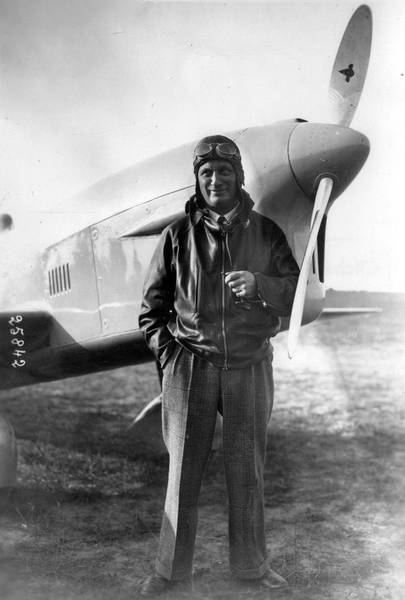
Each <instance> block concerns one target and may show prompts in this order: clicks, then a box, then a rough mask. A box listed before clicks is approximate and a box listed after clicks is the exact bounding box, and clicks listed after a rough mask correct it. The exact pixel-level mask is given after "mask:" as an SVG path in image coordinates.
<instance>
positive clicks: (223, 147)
mask: <svg viewBox="0 0 405 600" xmlns="http://www.w3.org/2000/svg"><path fill="white" fill-rule="evenodd" d="M214 151H215V154H217V155H218V156H221V157H223V158H232V157H233V156H235V157H236V158H239V159H240V154H239V150H238V149H237V147H236V146H234V145H233V144H230V143H229V142H221V143H220V144H208V143H207V142H201V143H200V144H198V146H197V147H196V148H195V150H194V158H204V157H205V156H207V155H209V154H212V153H214Z"/></svg>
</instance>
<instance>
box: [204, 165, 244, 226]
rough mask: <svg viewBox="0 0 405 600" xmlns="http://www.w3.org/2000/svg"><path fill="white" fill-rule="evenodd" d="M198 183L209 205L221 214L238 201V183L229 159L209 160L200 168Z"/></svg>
mask: <svg viewBox="0 0 405 600" xmlns="http://www.w3.org/2000/svg"><path fill="white" fill-rule="evenodd" d="M198 184H199V186H200V190H201V193H202V195H203V198H204V200H205V202H206V203H207V205H208V207H209V208H211V209H212V210H214V211H215V212H217V213H219V214H225V213H227V212H229V211H230V210H232V208H233V207H234V206H236V204H237V203H238V184H237V180H236V174H235V171H234V170H233V167H232V165H231V164H230V163H229V162H228V161H227V160H209V161H207V162H206V163H204V164H203V165H201V167H200V168H199V169H198Z"/></svg>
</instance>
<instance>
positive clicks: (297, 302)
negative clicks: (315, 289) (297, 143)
mask: <svg viewBox="0 0 405 600" xmlns="http://www.w3.org/2000/svg"><path fill="white" fill-rule="evenodd" d="M332 189H333V180H332V179H331V178H330V177H323V178H322V179H321V180H320V182H319V185H318V190H317V192H316V198H315V204H314V210H313V213H312V217H311V229H310V234H309V239H308V243H307V247H306V248H305V254H304V258H303V261H302V266H301V271H300V276H299V278H298V283H297V289H296V291H295V297H294V303H293V308H292V311H291V319H290V328H289V330H288V340H287V348H288V356H289V357H290V358H292V357H293V355H294V351H295V349H296V347H297V344H298V336H299V332H300V327H301V321H302V314H303V311H304V304H305V294H306V291H307V283H308V276H309V269H310V267H311V260H312V254H313V253H314V250H315V244H316V240H317V238H318V232H319V228H320V226H321V223H322V219H323V216H324V214H325V211H326V207H327V206H328V202H329V198H330V195H331V193H332Z"/></svg>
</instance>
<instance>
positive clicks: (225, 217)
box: [139, 135, 299, 596]
mask: <svg viewBox="0 0 405 600" xmlns="http://www.w3.org/2000/svg"><path fill="white" fill-rule="evenodd" d="M193 166H194V173H195V176H196V193H195V195H194V196H192V197H191V198H190V200H189V201H188V202H187V204H186V215H185V216H184V217H182V218H180V219H178V220H177V221H176V222H174V223H173V224H171V225H170V226H169V227H167V228H166V229H165V230H164V231H163V233H162V236H161V238H160V241H159V244H158V247H157V248H156V251H155V254H154V256H153V258H152V261H151V264H150V268H149V272H148V275H147V277H146V281H145V286H144V299H143V303H142V310H141V315H140V319H139V323H140V326H141V328H142V329H143V330H144V333H145V338H146V341H147V343H148V345H149V347H150V348H151V350H152V351H153V352H154V354H155V356H156V357H157V359H158V360H159V362H160V364H161V367H162V369H163V382H162V387H163V401H162V412H163V437H164V440H165V443H166V446H167V449H168V452H169V456H170V465H169V479H168V485H167V493H166V502H165V510H164V516H163V521H162V528H161V534H160V543H159V550H158V556H157V560H156V566H155V572H154V574H153V575H151V576H150V577H148V579H147V580H146V581H145V582H144V584H143V586H142V588H141V595H143V596H154V595H156V594H159V593H161V592H163V591H165V590H166V589H168V588H170V587H172V586H173V585H174V584H175V583H177V582H179V581H182V580H183V581H184V580H185V581H187V580H190V578H191V573H192V560H193V550H194V541H195V534H196V527H197V504H198V496H199V491H200V486H201V479H202V476H203V472H204V469H205V466H206V463H207V459H208V455H209V452H210V449H211V444H212V439H213V434H214V429H215V422H216V416H217V411H219V412H220V413H221V414H222V416H223V447H224V462H225V473H226V482H227V489H228V496H229V545H230V568H231V571H232V573H233V575H234V576H235V577H237V578H239V579H249V580H257V581H258V583H260V585H262V586H265V587H268V588H278V587H282V586H284V585H286V584H287V582H286V581H285V579H283V578H282V577H281V576H280V575H278V574H277V573H275V572H274V571H273V570H272V569H270V567H269V566H268V564H267V556H266V543H265V536H264V498H263V473H264V460H265V449H266V428H267V424H268V421H269V418H270V414H271V410H272V404H273V377H272V346H271V344H270V341H269V338H271V337H272V336H274V335H275V334H276V333H277V331H278V329H279V317H280V316H286V315H289V313H290V310H291V306H292V302H293V298H294V293H295V288H296V284H297V279H298V274H299V270H298V267H297V264H296V262H295V260H294V258H293V256H292V254H291V251H290V248H289V246H288V244H287V241H286V239H285V236H284V234H283V232H282V231H281V230H280V229H279V227H278V226H277V225H276V224H275V223H273V222H272V221H271V220H269V219H267V218H266V217H263V216H262V215H260V214H259V213H257V212H255V211H254V210H253V202H252V200H251V198H250V197H249V195H248V194H247V193H246V192H245V190H243V189H242V186H243V183H244V172H243V168H242V162H241V156H240V152H239V149H238V147H237V146H236V144H235V143H234V142H233V141H232V140H230V139H229V138H226V137H224V136H220V135H216V136H210V137H207V138H204V139H202V140H201V141H200V142H199V143H198V144H197V146H196V148H195V150H194V159H193Z"/></svg>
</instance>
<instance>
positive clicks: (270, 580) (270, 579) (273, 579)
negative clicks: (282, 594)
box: [256, 567, 288, 590]
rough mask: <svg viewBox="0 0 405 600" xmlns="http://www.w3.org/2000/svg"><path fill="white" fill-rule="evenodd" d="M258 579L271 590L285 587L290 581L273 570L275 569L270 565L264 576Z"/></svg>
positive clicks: (258, 581)
mask: <svg viewBox="0 0 405 600" xmlns="http://www.w3.org/2000/svg"><path fill="white" fill-rule="evenodd" d="M256 581H257V583H258V585H260V586H261V587H265V588H267V589H271V590H276V589H279V588H285V587H287V585H288V581H287V580H286V579H284V577H281V575H279V574H278V573H276V572H275V571H273V569H270V567H268V569H267V571H266V572H265V574H264V575H263V577H260V579H257V580H256Z"/></svg>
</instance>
